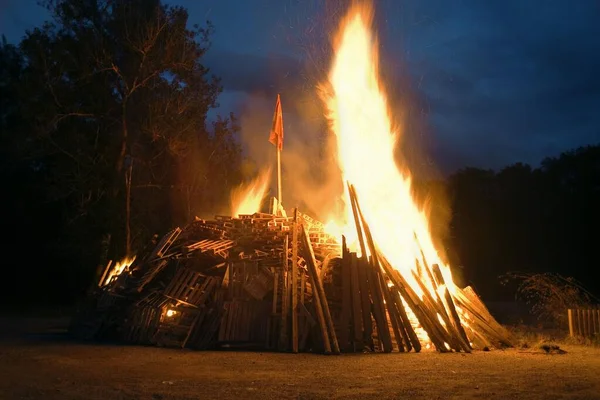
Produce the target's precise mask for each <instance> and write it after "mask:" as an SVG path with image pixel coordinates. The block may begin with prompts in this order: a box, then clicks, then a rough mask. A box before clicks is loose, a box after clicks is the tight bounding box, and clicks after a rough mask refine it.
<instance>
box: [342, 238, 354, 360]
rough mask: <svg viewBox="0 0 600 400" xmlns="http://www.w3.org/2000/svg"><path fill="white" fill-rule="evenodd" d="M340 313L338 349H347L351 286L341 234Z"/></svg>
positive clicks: (348, 263) (344, 239) (345, 249)
mask: <svg viewBox="0 0 600 400" xmlns="http://www.w3.org/2000/svg"><path fill="white" fill-rule="evenodd" d="M341 270H342V271H341V273H342V313H341V317H340V337H339V344H340V350H344V351H345V350H348V349H349V348H351V346H349V343H350V342H351V340H350V325H351V324H350V321H351V318H352V287H351V280H350V279H351V278H350V274H351V272H350V257H348V248H347V246H346V237H345V236H342V265H341Z"/></svg>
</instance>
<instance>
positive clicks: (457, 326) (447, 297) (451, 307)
mask: <svg viewBox="0 0 600 400" xmlns="http://www.w3.org/2000/svg"><path fill="white" fill-rule="evenodd" d="M431 269H432V271H433V275H434V277H435V279H436V280H437V281H438V283H439V284H440V286H441V287H443V288H444V300H445V301H446V307H448V309H449V310H450V316H451V317H452V322H453V323H454V327H455V329H456V330H457V331H458V334H459V335H460V338H461V340H462V342H463V344H464V345H466V347H467V348H468V349H469V350H471V345H470V344H469V339H468V338H467V333H466V332H465V329H464V328H463V326H462V323H461V321H460V317H459V316H458V312H457V311H456V306H455V305H454V300H453V299H452V296H451V295H450V291H449V290H448V285H446V281H445V279H444V275H443V274H442V271H441V270H440V266H439V265H438V264H433V265H432V266H431Z"/></svg>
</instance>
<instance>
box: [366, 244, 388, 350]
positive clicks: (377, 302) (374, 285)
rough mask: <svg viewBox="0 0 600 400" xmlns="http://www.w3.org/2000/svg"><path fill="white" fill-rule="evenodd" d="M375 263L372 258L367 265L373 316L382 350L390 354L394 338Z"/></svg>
mask: <svg viewBox="0 0 600 400" xmlns="http://www.w3.org/2000/svg"><path fill="white" fill-rule="evenodd" d="M367 241H368V239H367ZM374 262H376V261H373V258H371V262H370V263H368V264H366V263H365V267H366V271H367V274H368V275H367V276H368V280H369V290H370V292H371V299H372V301H373V316H374V317H375V324H376V328H377V337H378V338H379V341H380V342H381V345H382V350H383V351H384V352H385V353H390V352H391V351H392V350H393V346H392V338H391V336H390V328H389V326H388V321H387V318H386V315H385V309H384V307H383V295H382V293H381V286H380V283H379V278H378V277H377V270H376V269H375V265H373V263H374Z"/></svg>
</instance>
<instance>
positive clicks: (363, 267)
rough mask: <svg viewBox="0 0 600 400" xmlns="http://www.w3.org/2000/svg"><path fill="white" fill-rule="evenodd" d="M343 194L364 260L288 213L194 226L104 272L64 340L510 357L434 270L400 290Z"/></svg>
mask: <svg viewBox="0 0 600 400" xmlns="http://www.w3.org/2000/svg"><path fill="white" fill-rule="evenodd" d="M350 193H351V198H352V206H353V211H354V215H355V222H356V228H357V233H358V237H359V239H360V246H361V248H360V254H362V255H368V257H367V256H358V255H357V252H356V251H350V250H349V249H348V248H347V246H346V244H345V239H344V238H342V240H341V241H338V240H337V239H336V238H335V237H332V236H330V235H328V234H327V233H326V232H325V230H324V227H323V224H321V223H320V222H318V221H316V220H314V219H312V218H310V217H309V216H307V215H304V214H301V213H300V212H298V210H294V212H293V215H292V216H291V217H282V216H276V215H271V214H264V213H256V214H253V215H242V216H240V217H239V218H232V217H226V216H217V217H215V219H213V220H202V219H196V220H195V221H193V222H192V223H190V224H189V225H188V226H186V227H184V228H175V229H173V230H172V231H170V232H168V233H167V234H166V235H164V236H163V237H162V238H161V240H158V241H157V242H156V243H153V244H152V245H151V246H150V251H148V252H147V254H138V255H137V257H136V258H135V260H134V261H133V262H132V263H131V264H130V265H128V266H127V267H126V268H124V269H121V270H119V271H121V272H120V273H115V272H114V271H111V270H110V268H111V264H109V265H108V266H107V269H106V271H105V272H104V274H103V275H102V279H100V281H99V284H98V287H97V288H96V289H95V290H94V291H93V293H90V296H89V298H88V299H87V301H86V302H85V303H84V304H83V306H82V308H81V310H80V312H79V313H78V314H77V315H76V316H75V318H74V319H73V324H72V332H73V333H74V334H76V335H78V336H79V337H84V338H96V339H111V340H115V339H117V340H123V341H126V342H130V343H140V344H153V345H157V346H170V347H188V348H195V349H206V348H218V347H232V346H245V347H252V348H260V349H265V350H278V351H291V352H305V351H315V352H323V353H327V354H329V353H332V354H339V353H340V352H362V351H382V352H390V351H394V350H396V351H411V350H414V351H420V350H421V349H422V348H427V347H433V348H435V349H437V350H438V351H440V352H446V351H464V352H470V351H471V349H472V348H473V347H475V348H477V347H479V348H483V347H486V346H487V347H491V346H496V347H498V346H507V345H510V343H511V339H510V335H509V334H508V333H507V332H506V330H504V328H502V326H500V325H499V324H498V323H497V322H496V321H495V320H494V318H493V317H492V316H491V315H490V314H489V312H488V311H487V309H486V307H485V305H484V304H483V302H481V301H480V300H479V298H478V297H477V295H476V294H475V293H474V292H473V291H472V290H471V289H470V288H466V289H462V290H461V289H458V288H457V291H456V292H454V293H449V291H448V285H446V284H445V282H444V280H443V276H442V274H441V273H440V270H439V267H437V266H436V265H428V264H427V261H426V260H425V259H422V260H418V261H417V262H418V263H420V273H419V275H417V274H415V275H414V276H413V277H412V278H414V281H416V282H417V283H418V285H419V286H420V287H419V288H414V287H411V286H410V285H409V284H408V281H407V279H406V277H405V276H403V275H402V274H400V273H399V272H398V271H397V270H395V269H394V268H393V266H392V265H390V263H389V262H388V260H386V258H385V256H384V255H383V254H382V253H381V252H380V251H379V249H378V247H377V245H376V243H374V240H373V237H372V236H371V233H370V230H369V227H368V224H367V221H366V220H365V219H364V217H363V216H362V212H361V210H360V206H359V204H358V199H357V197H356V193H355V192H354V190H353V188H352V187H350ZM340 242H341V243H340ZM106 277H109V278H106ZM425 280H427V282H428V285H433V287H434V288H435V291H433V292H431V291H429V290H428V289H427V288H426V287H425V285H424V281H425ZM419 289H420V291H419ZM417 291H419V292H420V294H417ZM467 321H468V323H467Z"/></svg>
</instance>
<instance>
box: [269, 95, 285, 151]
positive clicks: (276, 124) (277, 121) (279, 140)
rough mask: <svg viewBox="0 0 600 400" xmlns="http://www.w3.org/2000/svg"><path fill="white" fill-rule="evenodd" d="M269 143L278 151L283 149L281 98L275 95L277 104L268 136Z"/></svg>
mask: <svg viewBox="0 0 600 400" xmlns="http://www.w3.org/2000/svg"><path fill="white" fill-rule="evenodd" d="M269 142H271V143H273V144H274V145H275V146H277V148H278V149H279V150H281V149H283V112H282V111H281V98H280V97H279V94H278V95H277V104H276V105H275V113H274V114H273V125H272V126H271V133H270V134H269Z"/></svg>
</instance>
